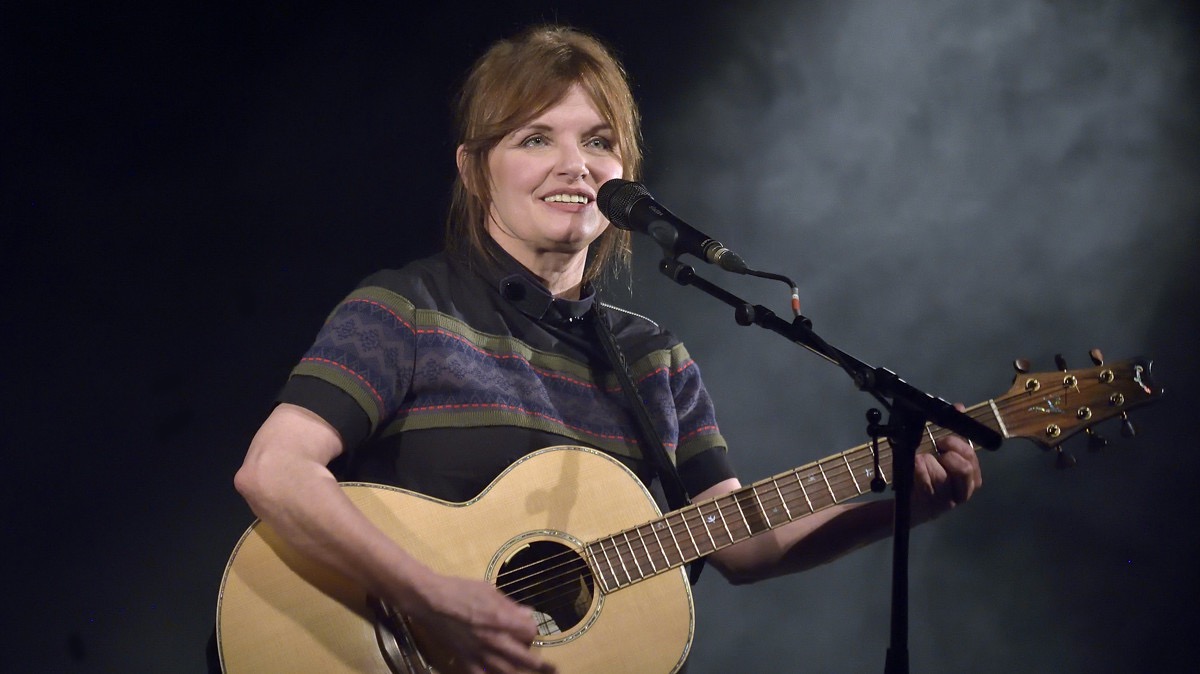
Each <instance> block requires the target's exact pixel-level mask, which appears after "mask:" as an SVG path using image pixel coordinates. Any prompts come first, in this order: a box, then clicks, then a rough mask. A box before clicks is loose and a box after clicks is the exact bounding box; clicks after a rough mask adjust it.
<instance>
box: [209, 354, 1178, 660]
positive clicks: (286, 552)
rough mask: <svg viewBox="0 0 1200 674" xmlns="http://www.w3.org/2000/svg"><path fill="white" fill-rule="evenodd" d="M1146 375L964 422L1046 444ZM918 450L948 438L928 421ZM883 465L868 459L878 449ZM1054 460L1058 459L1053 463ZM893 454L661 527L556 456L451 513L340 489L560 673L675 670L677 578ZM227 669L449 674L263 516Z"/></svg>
mask: <svg viewBox="0 0 1200 674" xmlns="http://www.w3.org/2000/svg"><path fill="white" fill-rule="evenodd" d="M1150 366H1151V363H1150V361H1148V360H1145V359H1132V360H1128V361H1124V362H1121V363H1118V364H1115V365H1107V366H1106V365H1098V366H1096V367H1093V368H1089V369H1082V370H1073V371H1057V372H1044V373H1038V374H1020V375H1018V377H1017V379H1016V381H1015V382H1014V384H1013V386H1012V388H1011V389H1010V390H1009V391H1008V392H1007V393H1005V394H1004V395H1002V396H1000V397H999V398H996V399H994V400H988V401H986V402H983V403H980V404H978V405H976V406H974V407H972V408H970V409H968V410H967V413H968V414H969V415H970V416H972V417H973V418H975V419H976V420H978V421H980V422H982V423H984V424H985V425H987V426H989V427H991V428H992V429H994V430H996V431H998V432H999V433H1000V434H1001V435H1002V436H1003V437H1005V438H1014V437H1024V438H1028V439H1031V440H1033V441H1034V442H1036V443H1038V444H1040V445H1042V446H1043V447H1044V448H1047V449H1051V448H1057V447H1059V445H1060V444H1061V442H1062V441H1063V440H1065V439H1066V438H1068V437H1070V436H1072V435H1074V434H1076V433H1078V432H1080V431H1084V430H1087V432H1088V433H1089V435H1091V434H1092V430H1091V426H1092V425H1094V424H1096V423H1098V422H1100V421H1103V420H1105V419H1110V418H1113V417H1117V416H1120V417H1122V418H1124V419H1125V423H1126V424H1127V423H1128V419H1127V417H1125V414H1126V412H1127V411H1128V410H1131V409H1133V408H1135V407H1138V406H1140V405H1145V404H1148V403H1150V402H1152V401H1154V400H1157V399H1158V398H1159V397H1161V395H1162V390H1161V389H1160V388H1157V387H1156V386H1155V384H1154V383H1153V382H1152V380H1151V377H1150ZM925 430H926V432H925V435H924V438H923V441H922V444H921V446H920V448H919V450H918V451H920V452H931V451H935V450H934V443H935V442H936V441H937V440H938V439H939V438H941V437H942V436H944V435H947V434H948V432H947V431H945V430H944V429H941V428H938V427H935V426H932V425H930V426H927V427H926V429H925ZM876 451H877V452H878V458H877V459H876V456H875V453H876ZM1060 451H1061V450H1060ZM876 465H878V472H879V474H880V475H881V476H882V477H884V478H885V479H887V480H890V478H891V466H892V450H891V446H890V445H889V444H888V442H887V441H886V440H881V441H880V442H879V443H878V447H877V449H873V448H872V446H871V445H869V444H864V445H861V446H858V447H854V448H852V449H849V450H846V451H844V452H841V453H839V454H834V455H832V456H830V457H827V458H824V459H821V460H820V461H816V462H813V463H809V464H806V465H804V466H801V467H799V468H796V469H794V470H789V471H787V472H784V473H780V474H778V475H774V476H772V477H768V478H766V479H764V480H760V481H758V482H755V483H754V484H751V485H749V486H746V487H743V488H741V489H738V490H737V491H735V492H732V493H729V494H726V495H723V496H720V497H718V498H715V499H712V500H708V501H704V502H700V503H693V504H692V505H690V506H688V507H686V508H683V509H680V510H677V511H673V512H669V513H667V514H666V515H663V514H661V513H660V511H659V510H658V508H657V506H656V505H655V502H654V500H653V498H652V497H651V495H650V494H649V492H648V491H647V490H646V488H645V487H644V486H643V484H642V483H641V482H640V481H639V480H638V479H637V478H636V477H635V476H634V475H633V473H631V472H630V471H629V470H628V469H626V468H625V467H624V466H622V465H621V464H620V463H618V462H617V461H615V460H614V459H612V458H610V457H608V456H607V455H605V454H603V453H601V452H598V451H595V450H591V449H587V448H583V447H570V446H560V447H549V448H546V449H542V450H539V451H536V452H534V453H532V454H529V455H528V456H526V457H524V458H523V459H521V460H519V461H517V462H516V463H514V464H513V465H512V466H510V467H509V468H508V469H506V470H505V471H504V473H503V474H501V475H500V476H499V477H498V478H496V480H495V481H494V482H493V483H492V484H491V485H490V486H489V487H488V488H487V489H485V490H484V491H483V492H482V493H480V494H479V495H478V496H477V497H475V498H473V499H471V500H470V501H467V502H465V503H448V502H445V501H440V500H437V499H433V498H429V497H427V496H423V495H421V494H417V493H413V492H409V491H405V490H403V489H397V488H393V487H387V486H382V485H375V484H363V483H345V484H343V485H342V489H343V490H344V492H345V494H346V495H347V496H348V497H349V498H350V500H351V501H352V502H353V503H354V504H355V505H356V506H357V507H358V508H359V509H361V510H362V512H363V513H364V514H365V515H366V516H367V517H368V519H370V520H371V521H372V522H373V523H374V524H375V525H376V526H378V527H379V528H380V529H381V530H383V531H384V532H385V533H386V534H387V535H388V536H391V537H392V538H393V539H394V540H396V541H397V542H399V543H400V544H401V545H402V546H403V547H404V549H405V550H407V551H408V552H409V553H411V554H412V555H414V556H416V557H417V558H418V559H420V560H421V561H422V562H424V563H425V564H427V565H429V566H430V567H431V568H433V569H434V570H436V571H438V572H439V573H442V574H448V575H457V576H463V577H472V578H479V579H486V580H488V581H490V582H492V583H494V584H495V586H496V587H497V588H498V589H499V590H500V591H501V592H503V593H504V594H505V595H507V596H509V597H511V598H512V599H513V600H515V601H517V602H519V603H521V604H524V605H527V606H530V607H532V608H533V609H534V611H535V612H536V613H535V614H536V616H537V617H538V619H539V622H540V625H539V636H538V638H537V639H536V641H535V642H534V644H533V648H534V649H536V650H537V651H538V655H539V656H541V657H543V658H544V659H546V660H548V661H550V662H552V663H554V664H555V665H556V666H557V667H558V669H559V671H560V672H564V673H566V674H576V673H597V674H599V673H605V674H608V673H611V672H638V673H643V672H649V673H653V672H664V673H666V672H675V671H677V670H678V668H679V667H680V666H681V665H682V663H683V662H684V660H685V658H686V657H687V655H688V651H689V649H690V648H691V643H692V635H693V631H694V625H695V613H694V611H693V607H692V596H691V589H690V587H689V585H688V579H687V576H686V573H685V571H684V569H683V567H684V565H686V564H687V563H688V562H691V561H693V560H695V559H697V558H700V557H702V556H705V555H708V554H710V553H712V552H713V551H715V550H720V549H721V548H724V547H726V546H729V545H733V544H734V543H737V542H739V541H742V540H745V539H747V538H750V537H752V536H755V535H757V534H760V533H763V532H765V531H769V530H771V529H774V528H775V527H779V526H781V525H784V524H787V523H788V522H791V521H794V520H796V519H799V518H801V517H805V516H807V515H810V514H812V513H815V512H817V511H819V510H822V509H824V508H828V507H830V506H832V505H834V504H836V503H841V502H843V501H846V500H848V499H851V498H854V497H856V496H859V495H862V494H865V493H867V492H868V491H870V483H871V480H872V478H873V477H875V474H876V468H875V467H876ZM217 640H218V645H219V651H220V657H221V663H222V667H223V668H224V669H225V671H226V672H227V673H229V674H241V673H243V672H246V673H253V674H261V673H263V672H322V673H325V674H332V673H340V672H346V673H349V672H367V673H378V674H394V673H399V674H432V673H434V672H442V673H449V672H454V671H455V668H454V662H453V658H452V657H451V653H450V652H449V651H448V650H447V648H446V647H445V645H444V644H440V643H439V642H438V640H437V639H436V638H434V637H433V635H429V634H427V633H425V632H424V631H423V629H422V626H421V625H420V624H419V623H418V622H417V621H414V620H412V619H410V618H408V617H407V616H404V615H401V614H399V613H397V612H396V611H394V610H393V609H392V608H391V607H390V606H387V605H385V604H384V603H382V602H380V601H378V600H377V599H375V598H373V597H371V596H368V595H367V593H366V592H365V591H364V590H362V589H361V588H359V587H357V586H356V585H355V584H354V583H352V582H350V581H349V580H347V579H346V578H344V577H343V576H341V575H339V574H337V573H335V572H333V571H332V570H330V569H328V568H325V567H323V566H321V565H319V564H317V563H314V562H312V561H310V560H309V559H307V558H305V557H303V556H301V555H299V554H298V553H296V552H295V551H294V550H292V549H291V548H290V547H289V546H288V545H287V544H286V543H285V542H284V541H283V540H281V539H280V537H279V536H278V535H277V534H276V532H275V531H274V530H272V528H271V527H270V525H268V524H266V523H264V522H262V521H258V522H256V523H254V524H253V525H251V526H250V528H249V529H248V530H247V531H246V532H245V534H244V535H243V536H242V538H241V540H240V541H239V542H238V544H237V546H236V547H235V548H234V550H233V553H232V555H231V557H230V559H229V563H228V565H227V566H226V568H225V573H224V577H223V578H222V581H221V590H220V596H219V598H218V602H217Z"/></svg>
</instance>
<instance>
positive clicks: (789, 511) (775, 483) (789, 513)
mask: <svg viewBox="0 0 1200 674" xmlns="http://www.w3.org/2000/svg"><path fill="white" fill-rule="evenodd" d="M771 484H772V485H773V486H774V487H775V493H776V494H779V502H780V503H782V504H783V512H784V513H786V514H787V518H788V521H789V522H791V521H792V509H791V508H789V507H788V504H787V499H785V498H784V497H783V492H782V491H780V489H779V480H776V479H775V478H771Z"/></svg>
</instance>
